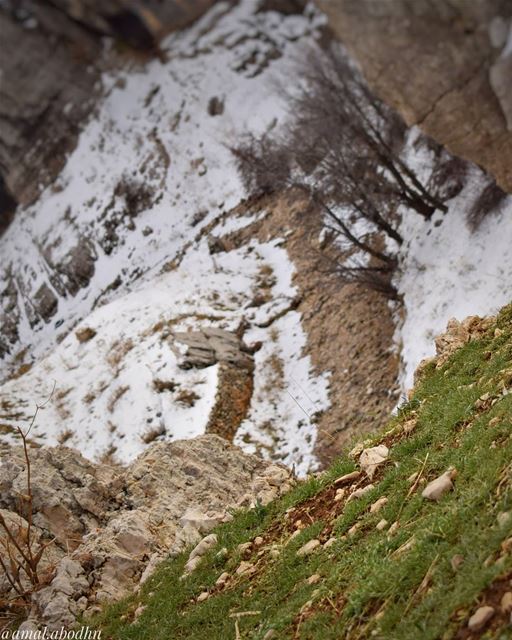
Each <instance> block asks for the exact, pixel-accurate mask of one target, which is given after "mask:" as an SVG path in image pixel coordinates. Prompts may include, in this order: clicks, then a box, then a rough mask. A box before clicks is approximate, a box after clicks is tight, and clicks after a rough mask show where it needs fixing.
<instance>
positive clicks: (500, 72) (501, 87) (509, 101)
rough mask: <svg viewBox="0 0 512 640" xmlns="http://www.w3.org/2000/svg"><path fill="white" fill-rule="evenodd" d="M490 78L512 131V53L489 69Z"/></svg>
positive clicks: (499, 59)
mask: <svg viewBox="0 0 512 640" xmlns="http://www.w3.org/2000/svg"><path fill="white" fill-rule="evenodd" d="M489 80H490V83H491V86H492V88H493V90H494V93H495V94H496V97H497V98H498V101H499V103H500V106H501V110H502V111H503V115H504V117H505V120H506V121H507V129H508V130H509V131H511V132H512V53H509V54H508V55H506V56H502V57H500V58H498V60H496V62H495V63H494V64H493V66H492V67H491V69H490V71H489Z"/></svg>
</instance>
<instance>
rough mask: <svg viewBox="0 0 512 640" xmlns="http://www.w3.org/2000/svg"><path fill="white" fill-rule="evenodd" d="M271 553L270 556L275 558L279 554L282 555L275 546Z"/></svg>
mask: <svg viewBox="0 0 512 640" xmlns="http://www.w3.org/2000/svg"><path fill="white" fill-rule="evenodd" d="M269 554H270V557H271V558H273V559H274V560H275V559H276V558H279V556H280V555H281V553H280V551H279V549H276V548H275V547H274V548H273V549H270V552H269Z"/></svg>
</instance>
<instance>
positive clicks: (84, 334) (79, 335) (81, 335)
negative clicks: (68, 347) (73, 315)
mask: <svg viewBox="0 0 512 640" xmlns="http://www.w3.org/2000/svg"><path fill="white" fill-rule="evenodd" d="M95 335H96V331H95V330H94V329H92V328H91V327H83V328H82V329H77V331H75V336H76V339H77V340H78V342H80V343H81V344H82V343H84V342H89V340H92V339H93V338H94V336H95Z"/></svg>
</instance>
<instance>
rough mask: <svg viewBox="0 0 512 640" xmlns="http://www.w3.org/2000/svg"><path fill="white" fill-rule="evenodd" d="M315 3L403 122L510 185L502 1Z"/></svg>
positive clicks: (510, 100)
mask: <svg viewBox="0 0 512 640" xmlns="http://www.w3.org/2000/svg"><path fill="white" fill-rule="evenodd" d="M318 4H319V6H320V7H321V8H322V10H323V11H325V13H326V14H327V16H328V17H329V20H330V26H331V27H332V28H333V29H334V31H335V33H336V34H337V35H338V36H339V38H340V39H341V41H342V42H343V44H344V45H345V46H346V47H347V49H348V50H349V52H350V53H351V54H352V56H353V57H354V59H355V60H356V61H357V62H358V63H359V65H360V67H361V69H362V71H363V74H364V75H365V77H366V79H367V80H368V82H369V83H370V85H371V86H372V87H373V88H374V89H375V90H376V92H377V93H378V94H379V95H380V96H381V97H382V98H383V99H384V100H385V101H386V102H388V103H389V104H391V105H393V106H394V107H395V108H396V109H397V110H398V111H399V112H400V113H401V114H402V116H403V117H404V119H405V121H406V122H407V123H408V124H409V125H411V126H412V125H419V126H420V127H421V128H422V129H423V131H425V133H427V134H428V135H429V136H432V137H433V138H434V139H435V140H437V141H438V142H440V143H442V144H444V145H446V146H447V147H448V149H450V150H451V151H452V153H454V154H455V155H458V156H462V157H464V158H468V159H470V160H472V161H473V162H475V163H476V164H479V165H481V166H483V167H484V168H485V169H486V170H487V171H488V172H489V173H491V174H492V175H494V176H495V178H496V180H497V181H498V183H499V184H500V185H501V187H502V188H503V189H504V190H505V191H508V192H511V191H512V170H511V166H512V130H511V124H512V120H511V116H512V88H511V87H512V82H511V77H512V70H511V64H512V62H511V61H512V56H511V53H512V52H511V51H510V44H509V45H507V44H506V43H507V38H508V37H509V29H510V19H511V16H512V7H511V5H510V3H509V2H507V1H506V0H491V1H489V0H471V2H466V1H465V0H457V1H456V2H449V3H447V2H443V1H442V0H441V1H437V0H393V1H392V2H374V1H373V0H319V2H318ZM509 43H510V41H509Z"/></svg>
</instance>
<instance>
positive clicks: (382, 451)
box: [359, 444, 389, 480]
mask: <svg viewBox="0 0 512 640" xmlns="http://www.w3.org/2000/svg"><path fill="white" fill-rule="evenodd" d="M388 456H389V449H388V448H387V447H386V445H385V444H379V445H378V446H377V447H371V448H370V449H364V450H363V452H362V453H361V455H360V457H359V466H360V467H361V469H362V470H363V471H364V473H366V475H367V476H368V478H369V479H370V480H372V479H373V476H374V475H375V472H376V471H377V467H378V466H380V465H381V464H383V463H384V462H386V460H387V459H388Z"/></svg>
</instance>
